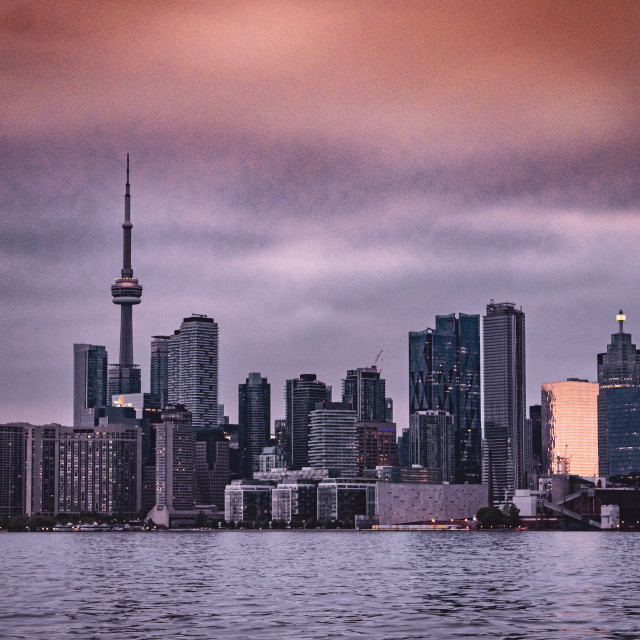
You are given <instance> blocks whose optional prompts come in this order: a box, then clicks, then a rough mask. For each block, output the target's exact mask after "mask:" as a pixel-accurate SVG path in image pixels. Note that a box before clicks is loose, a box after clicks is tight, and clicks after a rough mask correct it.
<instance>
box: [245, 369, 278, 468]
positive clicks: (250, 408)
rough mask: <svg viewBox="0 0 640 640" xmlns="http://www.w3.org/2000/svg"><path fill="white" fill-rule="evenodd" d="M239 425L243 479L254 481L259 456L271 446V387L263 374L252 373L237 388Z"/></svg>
mask: <svg viewBox="0 0 640 640" xmlns="http://www.w3.org/2000/svg"><path fill="white" fill-rule="evenodd" d="M238 425H239V427H240V428H239V432H238V435H239V446H240V448H241V449H242V456H243V461H244V472H243V476H244V477H245V478H251V477H252V475H253V472H254V471H256V470H257V469H256V465H257V462H258V456H259V455H260V454H261V453H262V450H263V449H264V448H265V447H266V446H267V445H268V444H269V431H270V427H271V385H270V384H269V383H268V382H267V379H266V378H263V377H262V376H261V375H260V373H250V374H249V377H248V378H247V379H246V381H245V382H244V384H239V385H238Z"/></svg>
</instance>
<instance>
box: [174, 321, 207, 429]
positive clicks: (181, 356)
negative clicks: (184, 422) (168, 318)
mask: <svg viewBox="0 0 640 640" xmlns="http://www.w3.org/2000/svg"><path fill="white" fill-rule="evenodd" d="M167 369H168V374H169V393H168V396H169V402H170V403H171V404H181V405H184V406H185V407H186V409H187V411H189V412H190V413H191V416H192V424H193V428H194V429H202V428H203V427H213V426H217V425H218V324H217V323H216V322H214V320H213V318H208V317H207V316H206V315H199V314H193V315H192V316H191V317H190V318H185V319H184V320H183V322H182V324H181V325H180V329H179V330H177V331H175V332H174V334H173V335H172V336H171V337H170V338H169V361H168V367H167Z"/></svg>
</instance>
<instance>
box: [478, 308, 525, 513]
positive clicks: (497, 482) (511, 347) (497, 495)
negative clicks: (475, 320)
mask: <svg viewBox="0 0 640 640" xmlns="http://www.w3.org/2000/svg"><path fill="white" fill-rule="evenodd" d="M524 319H525V318H524V313H523V311H522V309H516V306H515V304H513V303H512V302H503V303H498V304H496V303H494V302H493V300H492V301H491V302H490V303H489V304H488V305H487V315H485V316H483V319H482V321H483V323H482V326H483V329H484V331H483V350H484V364H483V373H484V398H483V402H484V428H485V441H486V445H487V447H488V454H490V455H488V458H489V459H490V460H491V473H492V481H493V493H494V495H493V497H494V500H495V501H496V502H508V501H510V500H511V499H512V498H513V495H514V492H515V490H516V489H526V488H528V484H529V472H530V469H531V433H530V432H528V431H527V429H526V427H527V424H528V426H529V428H530V426H531V423H530V422H529V423H527V422H526V421H525V417H526V416H525V411H526V360H525V322H524ZM487 471H489V470H487Z"/></svg>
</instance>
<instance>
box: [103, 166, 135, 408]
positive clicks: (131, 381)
mask: <svg viewBox="0 0 640 640" xmlns="http://www.w3.org/2000/svg"><path fill="white" fill-rule="evenodd" d="M129 188H130V187H129V154H127V184H126V190H125V195H124V222H123V223H122V232H123V239H122V263H123V264H122V271H121V272H120V277H119V278H116V280H115V282H114V284H112V285H111V296H112V298H113V303H114V304H117V305H119V306H120V361H119V363H118V364H115V365H111V366H110V367H109V370H108V386H109V390H108V397H109V398H110V397H111V396H114V395H120V394H123V393H140V391H141V386H140V367H138V365H136V364H133V305H135V304H140V300H141V298H142V285H141V284H140V283H139V282H138V278H134V276H133V267H132V266H131V229H132V228H133V224H131V194H130V192H129Z"/></svg>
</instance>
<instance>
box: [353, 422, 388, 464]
mask: <svg viewBox="0 0 640 640" xmlns="http://www.w3.org/2000/svg"><path fill="white" fill-rule="evenodd" d="M356 431H357V434H358V457H357V460H358V475H360V476H361V475H363V473H364V470H365V469H375V468H376V467H379V466H385V467H387V466H395V465H396V464H397V462H398V447H397V444H396V425H395V422H370V421H368V420H358V422H357V423H356Z"/></svg>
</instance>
